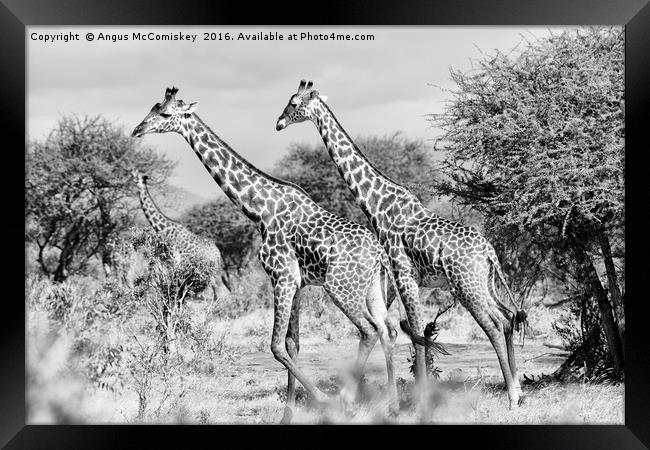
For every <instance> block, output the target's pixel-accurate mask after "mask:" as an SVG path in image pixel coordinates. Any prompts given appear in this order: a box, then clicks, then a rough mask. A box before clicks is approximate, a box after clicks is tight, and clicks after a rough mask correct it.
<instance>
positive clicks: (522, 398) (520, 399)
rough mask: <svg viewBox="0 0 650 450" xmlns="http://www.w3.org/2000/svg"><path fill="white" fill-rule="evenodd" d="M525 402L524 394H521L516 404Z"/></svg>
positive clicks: (520, 404)
mask: <svg viewBox="0 0 650 450" xmlns="http://www.w3.org/2000/svg"><path fill="white" fill-rule="evenodd" d="M525 404H526V396H525V395H522V396H520V397H519V400H517V406H523V405H525Z"/></svg>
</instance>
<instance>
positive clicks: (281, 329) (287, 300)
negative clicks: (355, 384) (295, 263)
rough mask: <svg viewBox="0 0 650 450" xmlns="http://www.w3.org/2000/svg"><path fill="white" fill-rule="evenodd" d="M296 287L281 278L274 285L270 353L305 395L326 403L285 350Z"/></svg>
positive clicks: (323, 396) (296, 283)
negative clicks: (298, 384) (295, 380)
mask: <svg viewBox="0 0 650 450" xmlns="http://www.w3.org/2000/svg"><path fill="white" fill-rule="evenodd" d="M297 287H298V282H296V281H295V280H291V279H290V277H287V276H282V277H281V281H276V282H275V283H274V297H275V300H274V310H275V311H274V317H273V336H272V338H271V352H272V353H273V356H274V357H275V359H276V360H278V361H279V362H280V363H281V364H282V365H284V366H285V367H286V368H287V370H288V371H289V372H290V373H291V374H293V375H294V376H295V377H296V378H297V379H298V381H300V383H301V384H302V385H303V386H304V387H305V390H306V391H307V393H308V394H309V395H310V396H311V397H312V398H314V399H315V400H316V401H317V402H318V403H327V396H326V395H325V394H324V393H323V392H321V391H320V390H319V389H318V388H316V386H315V385H314V384H313V383H312V382H311V381H310V380H309V379H308V378H307V377H306V376H305V374H304V373H303V372H302V371H301V370H300V369H299V368H298V366H297V365H296V364H295V363H294V361H293V360H292V359H291V357H290V356H289V353H288V352H287V349H286V348H285V340H286V336H287V331H288V329H289V321H290V317H291V310H292V308H293V300H294V296H295V293H296V290H297Z"/></svg>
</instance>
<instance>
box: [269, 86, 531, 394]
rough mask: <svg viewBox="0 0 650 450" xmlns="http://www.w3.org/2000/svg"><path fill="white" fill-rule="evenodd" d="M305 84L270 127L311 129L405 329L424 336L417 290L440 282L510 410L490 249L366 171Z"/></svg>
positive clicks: (508, 345)
mask: <svg viewBox="0 0 650 450" xmlns="http://www.w3.org/2000/svg"><path fill="white" fill-rule="evenodd" d="M312 85H313V83H312V82H309V83H308V84H305V81H304V80H303V81H302V82H301V84H300V86H299V88H298V92H297V93H296V94H294V95H292V96H291V98H290V100H289V103H288V104H287V106H286V107H285V109H284V111H283V113H282V115H281V116H280V118H279V119H278V124H277V127H276V128H277V129H278V130H281V129H283V128H286V127H287V126H288V125H290V124H292V123H298V122H304V121H306V120H309V121H312V122H313V123H314V124H315V125H316V128H317V129H318V131H319V133H320V135H321V137H322V139H323V142H324V143H325V146H326V148H327V150H328V151H329V154H330V156H331V158H332V160H333V161H334V163H335V165H336V166H337V168H338V171H339V174H340V175H341V177H342V178H343V179H344V180H345V182H346V183H347V185H348V187H349V189H350V191H351V192H352V194H353V195H354V197H355V199H356V201H357V203H358V205H359V206H360V207H361V209H362V210H363V211H364V213H365V214H366V216H367V217H368V219H369V221H370V223H371V225H372V227H373V229H374V231H375V233H376V235H377V237H378V238H379V241H380V242H381V243H382V244H383V246H384V248H385V250H386V252H387V253H388V255H389V257H390V260H391V263H392V267H393V273H394V277H395V281H396V284H397V288H398V290H399V293H400V295H401V298H402V302H403V304H404V306H405V309H406V313H407V316H408V320H409V324H410V326H411V328H412V329H413V330H416V332H417V334H422V333H423V331H424V324H423V321H422V317H421V306H420V303H419V298H418V284H419V283H421V282H422V281H423V280H424V281H431V280H435V279H436V278H439V277H443V278H444V279H445V280H446V282H447V283H448V284H449V286H450V288H451V290H452V293H453V295H454V296H455V298H456V299H457V300H458V301H459V302H460V303H461V304H462V305H463V306H464V307H465V308H467V309H468V310H469V312H470V313H471V314H472V316H473V317H474V319H475V320H476V321H477V322H478V323H479V325H480V326H481V327H482V329H483V330H484V331H485V333H486V334H487V336H488V337H489V339H490V341H491V342H492V345H493V347H494V349H495V351H496V353H497V357H498V359H499V363H500V365H501V369H502V372H503V376H504V379H505V381H506V385H507V388H508V393H509V398H510V402H511V406H513V405H517V404H518V401H519V396H520V394H519V393H520V391H521V388H520V387H519V381H518V378H517V371H516V365H515V356H514V347H513V344H512V329H511V327H510V323H511V322H510V320H511V318H512V315H513V314H512V312H510V311H509V310H508V309H507V308H506V307H505V306H504V305H503V304H502V303H501V302H500V301H499V300H498V298H497V296H496V290H495V286H494V277H496V276H499V277H500V279H501V281H502V282H503V285H504V287H505V289H506V290H507V285H506V284H505V282H504V278H503V273H502V272H501V267H500V265H499V261H498V259H497V256H496V253H495V251H494V248H493V247H492V246H491V245H490V243H489V242H488V241H487V240H486V239H485V238H484V237H483V236H482V235H481V234H480V233H479V232H478V231H477V230H475V229H474V228H472V227H469V226H464V225H461V224H458V223H455V222H452V221H450V220H446V219H444V218H442V217H439V216H437V215H435V214H433V213H432V212H431V211H429V210H428V209H427V208H425V207H424V205H422V203H421V202H420V201H419V200H418V199H417V197H415V195H413V194H412V193H411V192H410V191H409V190H408V189H407V188H406V187H404V186H402V185H400V184H399V183H397V182H395V181H394V180H391V179H390V178H389V177H387V176H385V175H384V174H382V173H381V172H380V171H379V170H378V169H377V168H376V167H374V166H373V164H372V163H371V162H370V161H369V160H368V159H367V158H366V156H365V155H364V154H363V153H362V152H361V150H359V148H358V147H357V146H356V145H355V144H354V143H353V142H352V139H351V138H350V137H349V135H348V134H347V133H346V132H345V130H344V129H343V127H342V126H341V125H340V123H339V122H338V120H337V119H336V117H335V116H334V114H333V113H332V111H331V110H330V109H329V107H328V106H327V104H326V103H325V102H324V101H323V99H322V98H321V97H320V96H319V94H318V92H317V91H315V90H313V89H312ZM507 293H508V295H509V296H510V299H511V300H513V299H512V297H511V294H510V292H509V290H507ZM513 301H514V300H513ZM416 352H417V353H418V354H417V361H416V363H417V366H418V367H417V369H418V375H419V376H420V377H423V376H424V371H423V369H424V355H423V353H424V352H423V349H422V347H421V346H419V345H418V346H416Z"/></svg>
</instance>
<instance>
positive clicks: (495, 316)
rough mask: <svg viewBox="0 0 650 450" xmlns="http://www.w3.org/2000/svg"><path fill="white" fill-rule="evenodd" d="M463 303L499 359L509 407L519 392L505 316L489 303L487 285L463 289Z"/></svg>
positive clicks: (517, 399) (515, 402) (514, 401)
mask: <svg viewBox="0 0 650 450" xmlns="http://www.w3.org/2000/svg"><path fill="white" fill-rule="evenodd" d="M463 296H464V298H465V303H464V304H465V305H466V307H467V309H468V310H469V311H470V313H471V314H472V316H473V317H474V319H475V320H476V321H477V322H478V324H479V325H480V326H481V328H482V329H483V331H484V332H485V334H486V335H487V337H488V338H489V339H490V342H491V343H492V347H494V351H495V352H496V354H497V358H498V359H499V365H500V366H501V372H502V374H503V379H504V380H505V383H506V389H507V390H508V398H509V400H510V408H512V407H513V406H517V405H518V403H519V393H518V392H517V391H516V389H515V384H514V381H513V376H512V372H511V367H510V364H509V361H508V351H507V343H506V342H507V340H506V335H505V326H504V321H505V318H504V317H503V316H502V314H501V312H500V311H499V310H498V309H497V308H496V307H495V306H494V305H492V304H491V303H490V301H489V299H490V293H489V291H488V289H487V286H486V287H485V288H484V289H483V288H480V289H476V290H475V291H474V292H467V290H463Z"/></svg>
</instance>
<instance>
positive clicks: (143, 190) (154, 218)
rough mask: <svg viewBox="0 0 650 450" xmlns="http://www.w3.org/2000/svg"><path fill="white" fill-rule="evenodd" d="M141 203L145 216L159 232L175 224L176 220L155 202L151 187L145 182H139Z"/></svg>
mask: <svg viewBox="0 0 650 450" xmlns="http://www.w3.org/2000/svg"><path fill="white" fill-rule="evenodd" d="M138 188H139V194H140V205H141V206H142V211H143V212H144V216H145V217H146V218H147V220H148V221H149V224H151V227H152V228H153V229H154V230H155V231H156V232H157V233H160V232H163V231H165V230H167V229H168V228H170V227H171V226H173V225H174V223H175V222H174V221H173V220H171V219H170V218H169V217H167V216H166V215H164V214H163V213H162V212H161V211H160V210H159V209H158V207H157V206H156V204H155V203H154V202H153V199H152V198H151V194H150V193H149V189H148V188H147V185H146V184H144V182H141V183H139V185H138Z"/></svg>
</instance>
